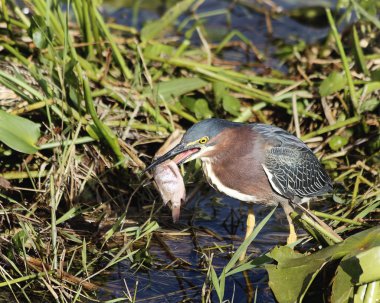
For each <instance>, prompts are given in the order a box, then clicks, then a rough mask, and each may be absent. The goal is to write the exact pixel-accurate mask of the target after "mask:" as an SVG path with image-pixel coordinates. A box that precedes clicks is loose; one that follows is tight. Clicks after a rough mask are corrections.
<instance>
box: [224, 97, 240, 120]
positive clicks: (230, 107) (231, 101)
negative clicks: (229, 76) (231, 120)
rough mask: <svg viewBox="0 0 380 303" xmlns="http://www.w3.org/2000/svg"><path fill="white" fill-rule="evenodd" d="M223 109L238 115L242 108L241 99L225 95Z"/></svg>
mask: <svg viewBox="0 0 380 303" xmlns="http://www.w3.org/2000/svg"><path fill="white" fill-rule="evenodd" d="M223 109H224V110H225V111H226V112H227V113H229V114H231V115H233V116H238V115H239V110H240V101H239V100H238V99H236V98H235V97H233V96H231V95H229V94H228V95H225V96H223Z"/></svg>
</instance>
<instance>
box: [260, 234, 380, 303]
mask: <svg viewBox="0 0 380 303" xmlns="http://www.w3.org/2000/svg"><path fill="white" fill-rule="evenodd" d="M269 257H271V258H273V259H274V260H275V261H276V262H277V265H274V264H267V265H265V268H266V269H267V271H268V274H269V286H270V287H271V289H272V290H273V292H274V294H275V296H276V299H277V300H278V301H279V302H280V303H287V302H289V303H291V302H302V299H303V298H304V296H305V294H306V292H307V290H308V288H309V286H310V285H311V283H312V282H313V280H314V279H315V277H316V276H317V274H318V273H319V272H320V271H321V269H322V268H323V267H324V266H325V265H326V264H327V263H328V262H331V261H333V260H339V259H342V260H341V262H340V264H339V267H338V269H337V273H336V276H335V279H334V283H333V298H334V299H336V300H337V301H334V300H333V302H349V300H348V298H350V297H352V295H354V294H355V291H356V290H357V286H359V285H363V284H368V283H371V282H374V281H376V282H380V271H379V270H378V268H377V267H376V266H374V264H379V261H380V227H373V228H370V229H368V230H365V231H362V232H360V233H357V234H355V235H353V236H351V237H348V238H347V239H346V240H344V241H343V242H341V243H339V244H335V245H333V246H329V247H327V248H324V249H322V250H320V251H318V252H316V253H314V254H311V255H308V254H305V255H303V254H300V253H296V252H294V251H293V250H292V249H290V248H288V247H284V246H283V247H276V248H274V249H273V250H272V251H271V252H270V253H269ZM379 298H380V296H379Z"/></svg>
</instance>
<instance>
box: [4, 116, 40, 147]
mask: <svg viewBox="0 0 380 303" xmlns="http://www.w3.org/2000/svg"><path fill="white" fill-rule="evenodd" d="M40 136H41V133H40V124H37V123H34V122H32V121H30V120H28V119H25V118H22V117H18V116H15V115H11V114H8V113H6V112H4V111H2V110H0V141H1V142H3V143H4V144H6V145H8V146H9V147H10V148H12V149H14V150H17V151H19V152H21V153H25V154H34V153H35V152H37V150H38V147H37V146H36V143H37V141H38V139H39V138H40Z"/></svg>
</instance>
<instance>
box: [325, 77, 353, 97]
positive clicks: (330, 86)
mask: <svg viewBox="0 0 380 303" xmlns="http://www.w3.org/2000/svg"><path fill="white" fill-rule="evenodd" d="M346 83H347V79H346V76H345V75H344V74H342V73H338V72H336V71H333V72H332V73H331V74H330V75H329V76H328V77H327V78H326V79H325V80H323V82H322V83H321V86H320V87H319V94H320V95H321V96H322V97H326V96H329V95H331V94H333V93H336V92H338V91H340V90H341V89H343V88H344V87H345V86H346Z"/></svg>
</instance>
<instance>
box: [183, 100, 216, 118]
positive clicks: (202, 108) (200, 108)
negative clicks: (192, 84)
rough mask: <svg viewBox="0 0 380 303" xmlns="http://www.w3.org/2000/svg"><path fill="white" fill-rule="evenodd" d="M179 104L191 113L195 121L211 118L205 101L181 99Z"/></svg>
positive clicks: (211, 114)
mask: <svg viewBox="0 0 380 303" xmlns="http://www.w3.org/2000/svg"><path fill="white" fill-rule="evenodd" d="M181 103H182V105H183V106H184V107H186V108H187V109H188V110H190V111H191V112H193V113H194V114H195V116H196V118H197V119H199V120H200V119H207V118H211V117H212V116H213V112H212V111H211V110H210V108H209V107H208V103H207V101H206V100H205V99H194V98H190V97H187V98H183V99H182V100H181Z"/></svg>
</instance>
